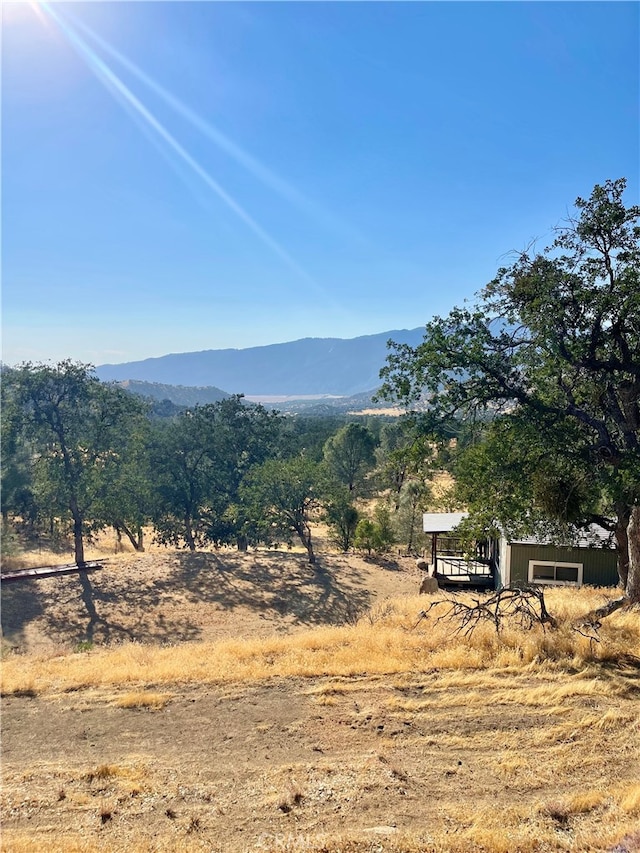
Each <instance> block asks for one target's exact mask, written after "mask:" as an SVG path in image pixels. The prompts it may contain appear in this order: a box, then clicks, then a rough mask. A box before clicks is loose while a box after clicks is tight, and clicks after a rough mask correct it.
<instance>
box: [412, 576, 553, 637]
mask: <svg viewBox="0 0 640 853" xmlns="http://www.w3.org/2000/svg"><path fill="white" fill-rule="evenodd" d="M443 604H444V605H445V606H446V608H447V609H446V611H445V612H444V613H441V614H440V616H438V617H437V618H436V623H438V622H442V621H443V620H447V621H449V620H452V621H457V622H458V625H457V627H456V629H455V631H454V633H455V634H464V635H465V636H469V635H470V634H472V633H473V632H474V631H475V629H476V628H477V627H478V625H480V624H483V623H486V622H491V623H492V624H493V626H494V628H495V630H496V633H498V634H499V633H500V632H501V631H502V630H503V629H504V628H505V627H507V626H513V625H515V626H516V627H519V628H521V629H523V630H525V631H529V630H531V629H532V628H533V627H534V626H535V625H541V626H542V627H543V629H544V628H545V627H546V626H547V625H549V627H551V628H556V627H557V622H556V620H555V619H554V617H553V616H552V615H551V614H550V613H549V611H548V610H547V606H546V603H545V600H544V590H542V589H540V588H539V587H536V586H506V587H503V588H502V589H499V590H497V591H496V592H494V593H492V594H491V595H489V596H487V597H486V598H483V599H480V598H473V599H472V603H468V601H464V600H462V599H460V598H458V597H457V596H456V595H455V594H452V595H450V596H448V597H447V598H445V599H444V600H442V599H441V600H439V601H433V602H432V603H431V604H430V605H429V607H428V608H427V609H426V610H422V611H421V612H420V614H419V619H418V622H417V623H416V625H415V626H414V627H417V625H418V624H419V623H420V621H421V620H422V619H424V618H426V617H427V616H428V614H429V611H430V610H431V609H432V608H433V607H437V606H439V605H440V606H442V605H443Z"/></svg>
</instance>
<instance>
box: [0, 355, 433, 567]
mask: <svg viewBox="0 0 640 853" xmlns="http://www.w3.org/2000/svg"><path fill="white" fill-rule="evenodd" d="M2 420H3V424H2V427H3V429H2V442H3V448H2V450H3V466H2V495H3V503H2V513H3V522H4V525H5V530H6V529H8V528H10V527H11V526H12V525H13V526H14V527H15V529H16V530H18V531H19V532H21V533H22V534H25V535H27V536H32V537H43V536H44V537H51V538H55V537H56V536H58V537H65V536H67V537H68V536H70V537H72V538H73V543H74V553H75V559H76V561H77V562H78V563H83V562H84V549H85V543H86V542H87V539H88V538H90V537H91V536H92V535H93V534H94V533H96V532H97V531H99V530H103V529H105V528H108V527H112V528H114V529H115V530H116V531H117V534H118V536H119V537H126V538H127V539H128V540H129V541H130V543H131V545H132V546H133V547H134V548H135V549H136V550H138V551H142V550H143V549H144V539H143V531H144V530H145V529H149V528H152V529H153V532H154V536H155V538H156V540H157V541H159V542H161V543H164V544H167V545H173V546H176V547H185V548H188V549H191V550H196V549H197V548H200V547H204V546H207V545H216V546H219V545H229V544H234V545H236V546H237V547H238V548H239V549H241V550H244V549H246V548H247V547H249V546H250V545H257V544H266V545H274V544H277V543H291V542H292V541H293V540H294V539H298V540H299V541H300V542H301V543H302V544H303V545H304V547H305V549H306V551H307V553H308V557H309V560H310V562H314V561H315V554H314V549H313V542H312V536H311V526H310V521H311V520H312V519H317V518H324V519H325V520H326V521H327V523H328V525H329V529H330V531H331V535H332V537H333V539H334V541H335V543H336V545H337V546H338V547H339V548H340V549H341V550H343V551H347V550H349V549H350V548H351V547H353V546H356V547H359V548H362V549H364V550H366V551H368V552H372V551H378V552H379V551H384V550H386V549H388V548H389V546H390V545H391V544H393V543H394V542H396V541H398V542H402V544H403V545H404V546H405V547H406V548H407V549H409V551H410V550H412V549H413V548H414V547H416V545H417V543H418V541H419V537H420V531H421V514H422V512H423V510H424V509H425V508H426V507H427V505H428V503H429V500H430V491H429V487H428V485H426V479H425V477H426V473H427V471H428V469H429V467H430V466H433V464H434V460H435V453H434V450H433V449H432V445H431V444H430V443H429V442H427V440H426V438H425V437H424V436H423V435H421V433H420V430H419V429H418V427H417V424H416V422H415V421H413V420H412V419H400V420H398V419H395V420H388V421H384V420H383V419H381V418H362V419H359V421H358V422H353V421H352V422H347V421H346V420H345V419H344V418H338V417H327V418H304V417H287V416H283V415H281V414H279V413H277V412H272V411H267V410H266V409H265V408H264V407H262V406H260V405H252V404H247V403H246V402H245V401H244V400H243V399H242V397H241V396H232V397H229V398H227V399H224V400H221V401H219V402H216V403H212V404H208V405H204V406H197V407H194V408H191V409H186V410H176V409H175V407H165V409H163V408H162V406H159V405H158V404H157V403H155V404H151V403H146V402H145V401H143V400H142V399H141V398H139V397H137V396H135V395H133V394H131V393H129V392H127V391H126V390H124V389H123V388H121V387H119V386H118V385H116V384H111V383H103V382H100V381H99V380H98V379H97V377H96V376H95V375H94V373H93V370H92V368H91V367H90V366H88V365H84V364H79V363H74V362H72V361H63V362H60V363H59V364H57V365H45V364H31V363H27V364H23V365H20V366H18V367H15V368H5V369H4V370H3V372H2ZM376 495H377V496H381V495H383V496H384V500H381V501H380V502H379V504H378V505H377V507H376V509H375V510H373V512H372V514H371V516H368V515H367V514H365V513H363V510H362V508H361V507H362V499H363V498H367V497H369V498H370V497H372V496H376ZM358 503H359V505H360V508H358V505H357V504H358Z"/></svg>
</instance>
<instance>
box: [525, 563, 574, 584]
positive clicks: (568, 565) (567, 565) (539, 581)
mask: <svg viewBox="0 0 640 853" xmlns="http://www.w3.org/2000/svg"><path fill="white" fill-rule="evenodd" d="M534 566H553V568H554V574H555V569H557V568H558V567H560V568H563V569H577V570H578V580H577V581H559V580H556V579H555V577H554V578H553V579H552V578H534V577H533V567H534ZM582 569H583V563H560V562H558V561H557V560H529V573H528V577H529V583H536V584H551V585H553V586H582Z"/></svg>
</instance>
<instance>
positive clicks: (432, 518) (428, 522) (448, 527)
mask: <svg viewBox="0 0 640 853" xmlns="http://www.w3.org/2000/svg"><path fill="white" fill-rule="evenodd" d="M468 514H469V513H467V512H425V513H424V515H423V516H422V529H423V530H424V532H425V533H450V532H451V531H452V530H453V528H454V527H457V526H458V525H459V524H460V522H461V521H462V519H463V518H466V517H467V515H468Z"/></svg>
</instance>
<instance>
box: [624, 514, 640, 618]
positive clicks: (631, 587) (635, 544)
mask: <svg viewBox="0 0 640 853" xmlns="http://www.w3.org/2000/svg"><path fill="white" fill-rule="evenodd" d="M627 537H628V541H629V572H628V575H627V583H626V586H625V590H624V591H625V598H627V599H628V600H629V603H630V604H639V603H640V505H638V504H636V505H635V506H633V507H632V508H631V517H630V518H629V525H628V527H627Z"/></svg>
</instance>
